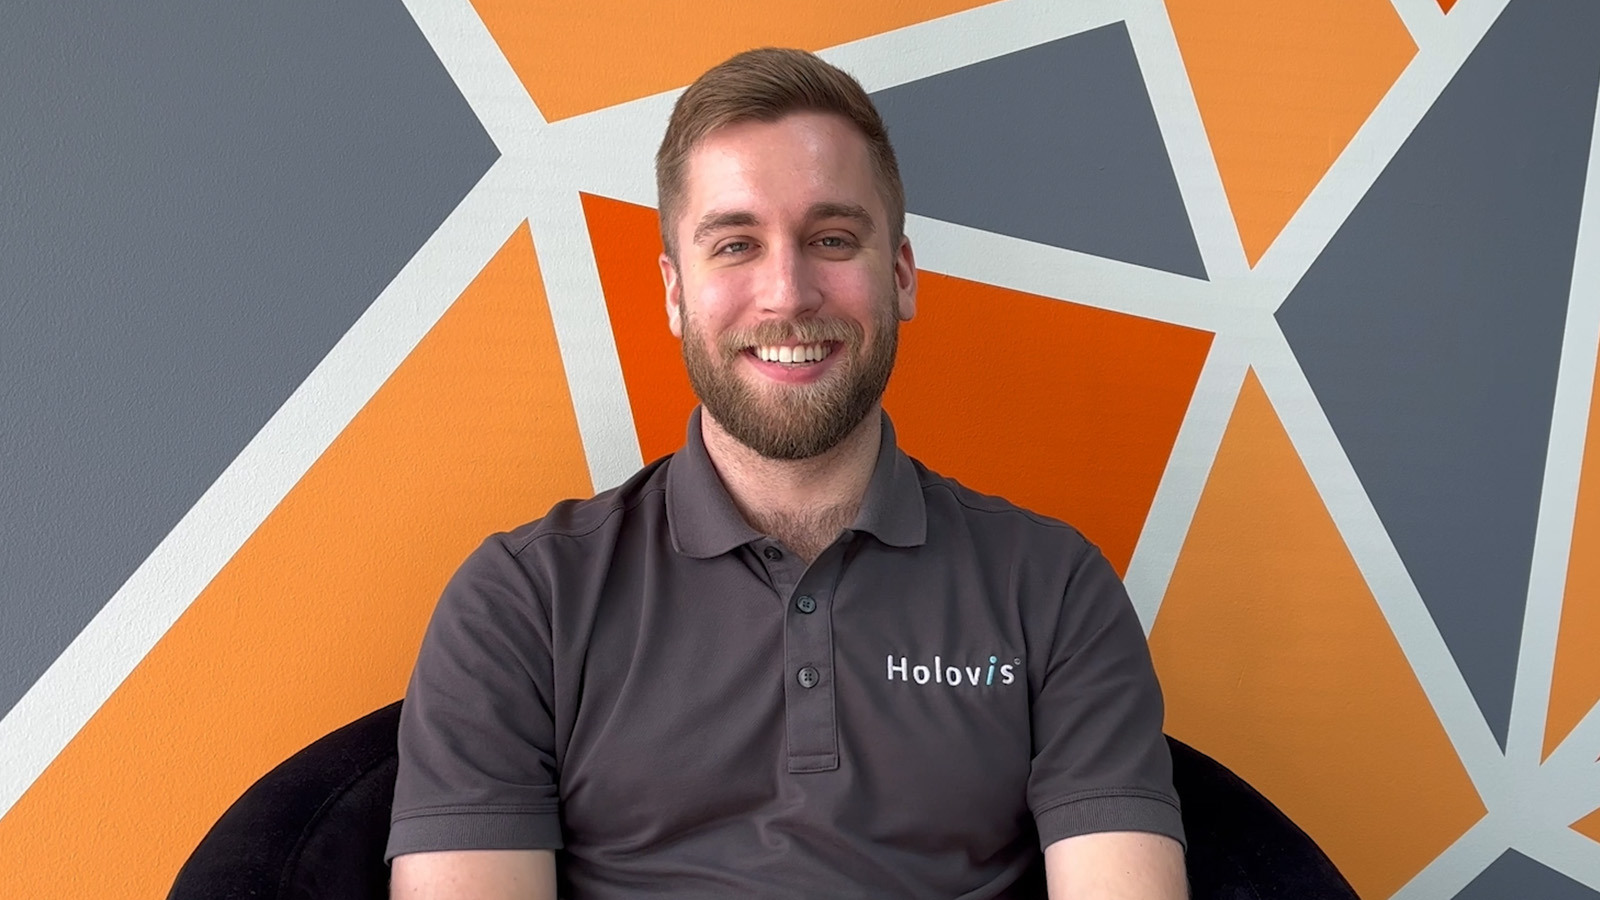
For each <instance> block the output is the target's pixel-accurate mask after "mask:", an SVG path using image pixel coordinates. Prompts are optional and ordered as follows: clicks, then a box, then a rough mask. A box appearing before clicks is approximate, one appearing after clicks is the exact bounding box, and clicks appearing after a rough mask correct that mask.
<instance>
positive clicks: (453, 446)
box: [0, 226, 591, 900]
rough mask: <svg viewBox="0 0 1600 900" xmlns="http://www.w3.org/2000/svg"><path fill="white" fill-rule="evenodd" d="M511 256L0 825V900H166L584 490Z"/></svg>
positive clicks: (557, 377)
mask: <svg viewBox="0 0 1600 900" xmlns="http://www.w3.org/2000/svg"><path fill="white" fill-rule="evenodd" d="M560 358H561V357H560V354H559V352H558V349H557V346H556V340H555V331H554V328H553V326H552V324H551V320H550V313H549V310H548V308H547V306H546V305H545V301H544V293H543V290H542V286H541V282H540V278H539V271H538V266H537V263H536V261H535V259H534V253H533V245H532V242H531V240H530V238H529V234H528V229H527V227H526V226H523V227H522V228H520V229H518V230H517V232H516V233H515V235H514V236H513V237H512V238H511V239H510V241H509V242H508V243H507V244H506V245H505V247H504V248H503V249H502V250H501V251H500V252H499V254H498V255H497V256H496V257H495V258H494V259H493V261H492V262H490V263H489V265H488V266H487V267H486V268H485V269H484V271H483V272H482V274H480V275H479V276H478V277H477V279H476V280H475V281H474V282H473V283H472V285H471V286H470V287H469V288H467V290H466V291H465V292H464V293H463V294H462V295H461V297H460V298H459V299H458V300H457V301H456V302H455V304H454V305H453V306H452V307H451V309H450V310H449V311H447V312H446V313H445V315H444V316H443V317H442V318H441V319H440V320H439V321H438V323H436V324H435V326H434V327H433V329H432V330H431V331H430V332H429V333H428V334H427V335H426V336H425V337H424V338H423V339H422V341H421V342H420V343H419V344H418V345H417V346H416V348H415V349H414V350H413V351H412V353H411V354H410V356H409V357H408V358H407V359H406V360H405V361H404V362H403V363H402V364H401V366H400V367H399V369H397V370H396V371H395V372H394V374H393V375H392V376H391V377H390V378H389V379H388V381H387V382H386V383H385V384H384V385H383V386H382V387H381V388H380V389H379V390H378V392H377V393H376V394H374V395H373V397H372V399H371V400H370V401H369V402H368V403H367V405H366V407H365V408H363V409H362V410H361V412H360V413H358V414H357V415H356V417H355V418H354V419H353V420H352V421H351V423H350V424H349V426H348V427H347V428H346V429H345V430H344V432H343V433H341V434H340V435H339V437H338V438H337V439H336V440H335V441H334V442H333V443H332V445H330V446H329V447H328V449H327V450H326V451H325V452H324V453H323V454H322V456H321V457H320V458H319V459H318V460H317V462H316V463H315V464H314V465H313V466H312V467H311V469H310V470H309V471H307V472H306V474H305V476H304V477H303V478H302V479H301V480H300V482H299V483H298V484H296V485H295V487H294V488H293V489H292V490H291V491H290V492H289V494H288V495H287V496H285V497H284V499H283V501H282V502H281V503H279V505H278V506H277V508H275V509H274V510H273V511H272V513H271V514H270V515H269V516H268V517H267V518H266V520H265V521H264V522H263V523H262V524H261V526H260V528H258V529H257V530H256V532H255V534H254V535H252V536H251V538H250V539H249V540H248V541H247V542H246V543H245V545H244V546H243V547H242V548H241V549H240V550H239V552H238V553H237V554H236V555H235V556H234V557H233V559H232V560H230V561H229V562H228V563H227V565H226V566H224V568H223V569H222V571H221V572H220V573H218V575H217V577H216V578H215V579H214V580H213V581H212V582H211V584H210V585H209V586H207V587H206V589H205V590H204V591H203V592H202V593H201V594H200V596H199V597H197V598H196V599H195V601H194V602H193V604H191V605H190V607H189V609H188V610H187V611H186V612H185V613H184V614H183V616H181V617H180V618H179V620H178V621H177V622H176V623H175V624H174V625H173V626H172V628H171V629H170V630H169V631H168V632H167V633H166V635H165V636H164V637H162V639H161V640H160V641H159V642H158V643H157V645H156V646H155V648H154V649H152V650H151V651H150V653H149V654H148V655H147V656H146V657H145V659H144V661H143V662H142V663H140V665H139V666H138V667H137V668H136V669H135V670H134V671H133V673H132V674H131V675H129V677H128V678H127V680H126V681H124V682H123V684H122V685H121V687H119V688H118V689H117V691H116V692H115V693H114V694H113V695H112V696H111V698H110V699H109V700H107V701H106V703H105V704H104V705H103V706H102V707H101V708H100V710H99V712H98V713H97V714H96V715H95V716H94V717H93V718H92V719H91V720H90V721H89V722H88V724H87V725H85V726H84V728H83V729H82V730H81V731H80V732H79V733H78V735H77V737H76V738H74V739H73V741H72V742H71V743H70V744H69V745H68V746H67V747H66V749H65V750H63V751H62V753H61V754H60V755H59V756H58V757H57V758H56V759H55V761H54V762H53V763H52V764H51V765H50V767H49V768H48V769H47V770H46V771H45V772H44V773H43V774H42V775H41V776H40V778H39V779H38V780H37V781H36V782H35V783H34V785H33V786H32V788H31V789H30V790H29V791H28V792H27V793H26V794H24V795H23V797H22V798H21V799H20V800H19V801H18V802H17V804H16V805H15V806H14V807H13V808H12V809H11V811H10V813H9V814H8V815H7V816H6V817H5V818H4V819H0V870H3V871H4V875H3V876H0V882H3V883H4V885H5V887H4V889H3V890H0V894H4V895H5V896H7V897H38V898H66V897H100V898H110V900H135V898H138V900H145V898H150V897H161V896H164V895H165V894H166V891H167V889H168V888H169V887H170V886H171V883H172V879H173V877H174V875H175V874H176V873H177V871H178V867H179V866H180V865H181V864H182V862H183V861H184V859H185V858H186V857H187V856H188V854H189V852H190V851H191V850H192V849H193V847H194V846H195V844H196V843H197V842H198V841H199V840H200V837H201V836H202V835H203V834H204V833H205V831H206V829H207V828H209V827H210V825H211V823H212V822H213V821H215V820H216V818H217V817H218V816H219V815H221V814H222V812H223V810H224V809H225V808H227V806H228V804H230V803H231V802H232V801H233V800H234V798H235V797H237V796H238V795H239V794H240V793H241V792H242V791H243V790H244V789H245V788H246V787H247V786H248V785H249V784H250V783H251V782H252V781H253V780H254V779H255V778H257V777H258V776H260V775H261V774H262V773H263V772H265V771H267V770H268V769H270V768H271V767H272V766H273V765H275V764H277V763H278V762H279V761H280V760H282V759H284V758H286V757H288V756H289V755H290V754H292V753H294V752H295V751H296V750H298V749H299V748H301V747H302V746H304V745H306V744H308V743H310V742H311V741H312V740H314V739H315V738H317V737H318V736H320V735H322V734H324V733H326V732H328V731H330V730H332V729H333V728H335V727H337V726H338V725H341V724H343V723H344V722H346V721H349V720H351V719H353V718H355V717H357V716H359V715H361V714H363V713H366V712H368V711H370V710H372V709H374V708H376V707H378V706H381V705H383V704H385V703H388V702H389V701H391V700H394V699H395V698H397V697H399V696H400V695H401V693H402V692H403V691H404V687H405V682H406V678H407V677H408V674H409V672H410V669H411V663H412V660H413V659H414V658H415V656H416V650H417V645H418V642H419V641H420V639H421V633H422V628H423V626H424V624H425V623H426V620H427V617H428V615H429V613H430V611H431V610H432V608H433V604H434V602H435V601H436V600H437V599H438V596H439V591H440V589H441V588H442V587H443V585H444V582H445V580H446V579H447V578H448V577H449V575H450V573H451V572H452V571H453V570H454V569H455V567H456V566H457V564H459V563H460V561H461V559H462V558H463V557H464V556H465V555H466V554H467V553H468V552H469V551H470V550H471V549H472V548H473V547H474V546H476V545H477V544H478V542H479V541H481V540H482V539H483V537H484V536H486V535H487V534H488V533H489V532H491V531H494V530H498V529H503V528H506V527H510V526H514V525H516V524H518V523H520V522H522V521H525V520H527V519H531V518H533V517H535V516H538V515H540V514H542V513H543V512H544V511H545V510H546V509H547V508H548V506H549V504H550V503H551V502H553V501H555V500H557V499H559V498H561V497H565V496H571V495H582V494H587V493H589V491H590V490H591V486H590V482H589V476H588V468H587V465H586V463H585V460H584V455H583V448H582V443H581V442H580V440H579V437H578V428H577V420H576V417H575V416H574V414H573V411H572V403H571V399H570V396H569V394H568V392H567V385H566V381H565V376H564V375H563V373H562V370H561V364H560V362H559V360H560Z"/></svg>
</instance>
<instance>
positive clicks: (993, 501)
mask: <svg viewBox="0 0 1600 900" xmlns="http://www.w3.org/2000/svg"><path fill="white" fill-rule="evenodd" d="M911 463H912V465H913V466H915V467H916V470H917V481H918V483H919V484H920V485H921V487H922V496H923V501H924V503H926V505H927V508H928V513H929V525H930V526H932V525H934V524H935V521H936V517H938V518H954V519H956V520H959V521H961V522H962V523H963V524H964V525H965V526H967V527H969V528H972V529H975V530H977V531H980V532H988V531H995V530H999V531H1001V532H1003V533H1005V534H1007V535H1010V536H1027V537H1028V538H1030V539H1031V540H1034V541H1041V542H1045V543H1055V544H1059V545H1066V546H1071V547H1075V548H1079V549H1080V550H1082V549H1087V548H1088V547H1090V546H1091V544H1090V542H1089V540H1088V539H1087V538H1085V537H1084V536H1083V533H1082V532H1080V531H1079V530H1078V529H1076V528H1074V527H1073V526H1072V525H1070V524H1068V523H1066V522H1063V521H1062V520H1060V519H1057V518H1055V517H1054V516H1047V515H1045V514H1043V513H1040V512H1035V511H1034V510H1031V509H1028V508H1027V507H1025V506H1021V505H1019V504H1017V503H1015V502H1013V501H1011V500H1008V499H1006V498H1005V497H1001V496H998V495H995V494H985V493H983V492H982V491H978V490H974V489H973V488H970V487H968V486H967V485H964V484H962V483H961V482H959V481H957V480H956V479H954V478H951V477H949V476H947V475H941V474H939V473H938V472H935V471H934V470H932V469H930V468H928V467H927V466H926V465H924V464H923V463H922V462H921V461H920V460H918V459H916V458H914V457H913V458H911Z"/></svg>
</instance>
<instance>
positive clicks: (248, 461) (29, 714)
mask: <svg viewBox="0 0 1600 900" xmlns="http://www.w3.org/2000/svg"><path fill="white" fill-rule="evenodd" d="M507 174H508V167H507V166H506V165H505V164H504V161H503V160H502V161H501V162H497V163H495V164H494V165H493V166H492V167H490V169H489V171H488V172H487V173H486V174H485V175H484V176H483V178H482V179H480V180H479V182H478V184H477V185H476V186H474V187H473V188H472V190H471V191H469V192H468V193H467V196H466V197H465V198H464V199H463V200H462V201H461V203H460V204H459V205H457V207H456V208H455V210H454V211H453V212H451V213H450V215H449V216H448V217H447V218H446V219H445V221H444V223H443V224H442V225H440V226H439V228H438V230H437V231H435V232H434V233H433V235H432V236H431V237H429V238H428V240H427V242H426V243H424V244H423V245H422V248H421V249H420V250H418V251H417V253H416V255H415V256H413V257H412V258H411V260H410V262H408V263H406V265H405V267H404V268H403V269H401V270H400V273H399V274H398V275H396V276H395V278H394V280H393V281H391V282H390V283H389V286H388V287H386V288H384V290H383V292H382V293H380V294H379V295H378V298H377V299H376V300H374V301H373V303H372V305H371V306H369V307H368V308H367V310H366V312H364V313H363V314H362V315H361V317H360V318H359V319H357V320H356V322H355V324H354V325H352V326H351V327H350V330H349V331H347V332H345V334H344V336H343V337H342V338H340V339H339V342H338V343H337V344H335V345H334V347H333V349H332V350H330V351H329V352H328V355H327V356H326V357H324V358H323V360H322V361H321V362H320V363H318V364H317V367H316V368H315V369H313V370H312V371H311V374H310V375H309V376H307V377H306V379H305V381H304V382H302V383H301V384H300V386H299V387H298V388H296V389H295V391H294V393H293V394H291V395H290V396H289V399H288V400H286V401H285V402H284V404H283V405H282V406H281V407H279V409H278V411H277V412H276V413H274V414H273V415H272V418H270V419H268V420H267V423H266V424H265V425H264V426H262V428H261V430H260V431H259V432H258V433H257V434H256V436H255V437H254V438H252V439H251V440H250V443H249V444H247V445H246V446H245V448H244V450H243V451H241V452H240V453H239V455H238V456H237V457H235V458H234V460H233V462H231V463H230V464H229V465H228V467H227V469H225V470H224V471H223V473H222V475H221V476H220V477H218V478H217V480H216V481H215V482H214V483H212V485H211V486H210V487H209V488H208V489H207V490H206V492H205V493H204V494H203V495H201V497H200V499H199V500H198V501H197V502H196V503H195V505H194V506H193V507H191V508H190V509H189V511H188V512H187V513H186V514H185V515H184V516H183V518H182V519H181V520H179V522H178V524H177V525H176V526H175V527H174V528H173V529H172V531H171V532H170V533H168V534H167V536H166V537H165V538H164V539H163V540H162V541H161V543H160V544H158V545H157V546H156V548H155V550H154V551H153V552H152V553H151V554H150V556H149V557H147V558H146V559H145V561H144V562H143V563H142V564H140V566H139V568H138V569H136V570H135V571H134V573H133V574H132V575H131V576H130V577H129V578H128V580H127V581H126V582H125V583H124V584H123V585H122V587H121V588H120V589H119V590H118V591H117V592H116V594H114V595H113V596H112V597H111V599H110V600H109V601H108V602H107V603H106V605H105V606H104V607H103V608H102V609H101V610H100V612H99V614H97V615H96V616H95V617H94V618H93V619H91V620H90V622H89V624H88V625H87V626H85V627H84V629H83V631H81V632H79V634H78V636H77V637H76V638H75V639H74V640H73V641H72V643H71V644H69V645H68V646H67V648H66V650H64V651H62V653H61V655H60V656H58V657H56V660H55V662H54V663H52V664H51V666H50V668H49V669H47V670H45V673H44V674H43V675H42V676H40V677H39V680H38V681H36V682H34V684H33V686H32V687H30V688H29V689H28V692H27V693H26V694H24V695H23V697H22V699H21V700H20V701H18V703H17V705H16V706H14V707H12V709H11V711H10V712H9V713H8V714H7V715H6V717H5V719H4V720H0V816H3V815H5V813H6V812H7V811H9V810H10V809H11V807H12V805H13V804H15V803H16V802H17V799H18V798H19V797H21V796H22V793H23V792H24V791H25V790H27V789H28V787H29V786H30V785H32V784H33V782H34V780H35V779H37V778H38V777H39V774H40V773H41V772H43V771H44V769H45V767H46V766H48V765H49V764H50V761H51V760H53V759H54V758H55V757H56V755H57V754H58V753H60V752H61V750H62V748H64V747H65V746H66V745H67V742H68V741H70V740H72V738H73V736H74V735H76V734H77V733H78V731H79V729H81V728H82V727H83V725H84V723H85V722H87V721H88V720H89V717H90V716H92V715H94V713H95V711H96V710H97V709H99V708H100V705H101V704H103V703H104V702H105V701H106V700H107V698H109V697H110V696H111V694H112V692H113V691H115V690H116V689H117V687H118V686H119V685H120V684H122V682H123V679H125V678H126V677H127V676H128V673H129V672H131V671H133V668H134V666H136V665H138V664H139V662H140V661H141V660H143V659H144V657H145V655H146V654H147V653H149V652H150V649H151V648H152V647H154V646H155V644H156V642H157V641H158V640H160V639H161V636H162V635H163V634H165V633H166V631H167V629H168V628H170V627H172V623H173V622H175V621H177V619H178V617H179V616H180V615H182V614H183V612H184V610H186V609H188V608H189V604H190V603H192V602H193V601H194V599H195V597H197V596H199V594H200V592H201V591H202V590H204V588H205V586H206V585H207V584H209V583H210V582H211V579H212V578H214V577H215V576H216V574H217V573H218V572H219V571H221V570H222V567H223V566H224V565H226V564H227V562H228V560H230V559H232V558H233V555H234V554H235V553H236V552H238V550H239V548H240V547H241V546H242V545H243V544H244V542H245V540H246V539H248V538H249V537H250V535H251V534H253V533H254V532H255V530H256V528H257V526H259V525H260V524H261V522H262V520H263V519H265V518H266V517H267V514H268V513H270V512H271V511H272V510H273V508H274V507H276V506H277V504H278V503H279V501H281V500H282V499H283V497H284V496H285V495H286V494H288V493H289V491H290V489H291V488H293V487H294V485H295V484H296V483H297V482H298V481H299V480H300V477H301V476H302V475H304V474H305V472H306V470H307V469H309V468H310V467H311V465H312V464H313V463H315V462H316V460H317V458H318V457H320V456H321V455H322V453H323V451H324V450H326V449H327V447H328V445H329V444H330V443H332V442H333V439H334V438H335V437H337V436H338V435H339V433H340V432H342V431H343V430H344V428H345V426H346V425H348V424H349V423H350V420H351V419H352V418H353V417H354V416H355V414H356V413H357V412H359V411H360V409H361V408H362V406H364V405H365V404H366V403H367V401H368V400H369V399H371V397H372V395H373V393H374V392H376V391H377V390H378V388H379V387H380V386H381V385H382V384H383V382H384V381H385V379H387V378H388V377H389V375H390V374H392V373H393V372H394V370H395V369H396V368H397V367H398V366H399V365H400V363H401V362H402V361H403V360H404V359H405V358H406V355H407V354H409V353H410V352H411V350H412V348H414V347H415V346H416V344H417V342H418V341H420V340H421V339H422V336H423V335H424V334H426V333H427V332H428V329H430V328H432V327H433V325H434V323H435V322H436V321H438V319H439V317H440V316H441V315H443V314H444V311H445V310H446V309H448V308H449V307H450V305H451V303H453V302H454V301H455V298H456V297H457V296H458V295H459V294H460V293H461V291H462V290H463V289H464V288H465V287H466V286H467V285H468V284H469V283H470V282H471V281H472V279H473V278H474V277H475V276H477V274H478V273H479V272H480V271H481V270H482V269H483V267H484V265H485V264H487V263H488V261H489V259H490V257H492V256H493V254H494V251H495V249H496V248H498V247H499V246H500V245H501V243H502V242H503V241H504V240H505V239H506V237H507V236H508V235H510V234H511V233H512V231H514V230H515V228H516V227H517V225H518V224H520V222H521V219H522V212H523V211H522V209H521V208H520V206H519V205H518V204H516V203H514V202H510V201H512V200H513V199H514V197H515V195H514V194H512V193H510V192H508V190H507V188H508V184H507V181H506V179H507Z"/></svg>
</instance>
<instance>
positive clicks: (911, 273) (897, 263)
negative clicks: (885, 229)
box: [894, 237, 917, 322]
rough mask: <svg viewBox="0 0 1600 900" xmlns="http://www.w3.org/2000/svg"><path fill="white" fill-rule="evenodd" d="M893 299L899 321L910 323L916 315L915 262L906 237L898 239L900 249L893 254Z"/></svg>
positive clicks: (909, 241) (909, 242)
mask: <svg viewBox="0 0 1600 900" xmlns="http://www.w3.org/2000/svg"><path fill="white" fill-rule="evenodd" d="M894 298H895V309H896V312H898V313H899V315H900V321H902V322H909V321H911V318H912V317H913V316H915V315H916V314H917V260H916V257H915V256H913V255H912V253H911V239H910V238H907V237H901V238H900V247H899V249H897V250H896V251H895V254H894Z"/></svg>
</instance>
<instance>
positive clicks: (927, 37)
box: [817, 0, 1127, 91]
mask: <svg viewBox="0 0 1600 900" xmlns="http://www.w3.org/2000/svg"><path fill="white" fill-rule="evenodd" d="M1126 6H1127V4H1126V3H1125V2H1124V0H1073V2H1071V3H1062V2H1060V0H1010V2H1007V3H991V4H987V5H984V6H979V7H976V8H974V9H970V10H965V11H962V12H958V13H952V14H950V15H948V16H942V17H940V18H937V19H930V20H929V21H926V22H919V23H917V24H915V25H908V26H906V27H904V28H897V29H895V30H894V31H888V32H884V33H883V34H875V35H872V36H871V37H867V38H863V39H861V40H859V41H852V42H850V43H848V44H840V45H838V46H836V47H830V48H829V49H826V50H822V51H819V52H818V53H817V55H818V56H820V57H822V58H823V59H825V60H827V61H828V62H830V63H833V64H834V65H836V66H838V67H839V68H841V69H844V70H845V71H846V72H849V73H850V74H851V75H854V76H855V77H856V80H858V81H860V82H861V86H862V87H864V88H866V89H867V90H868V91H880V90H883V89H884V88H889V87H894V86H896V85H901V84H905V83H906V82H909V81H917V80H919V79H922V78H927V77H929V76H932V75H938V74H940V73H943V72H948V71H950V70H951V69H959V68H961V67H962V66H968V65H971V64H973V63H977V62H983V61H984V60H989V59H993V58H995V57H997V56H1004V55H1005V54H1007V53H1015V52H1016V51H1018V50H1026V49H1028V48H1029V47H1037V46H1039V45H1040V44H1046V43H1049V42H1050V41H1054V40H1059V39H1061V38H1064V37H1070V36H1072V35H1074V34H1081V33H1083V32H1085V31H1090V30H1093V29H1095V28H1100V27H1103V26H1105V25H1110V24H1112V23H1114V22H1120V21H1122V17H1123V12H1124V10H1125V9H1126Z"/></svg>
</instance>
